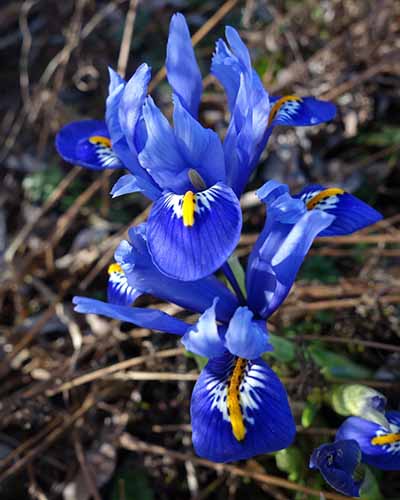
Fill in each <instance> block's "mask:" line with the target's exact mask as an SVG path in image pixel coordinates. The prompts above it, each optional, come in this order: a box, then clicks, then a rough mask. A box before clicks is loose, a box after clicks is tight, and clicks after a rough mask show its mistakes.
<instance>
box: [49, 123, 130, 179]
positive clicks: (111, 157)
mask: <svg viewBox="0 0 400 500" xmlns="http://www.w3.org/2000/svg"><path fill="white" fill-rule="evenodd" d="M56 148H57V151H58V153H59V154H60V156H61V157H62V158H63V159H64V160H65V161H68V162H69V163H73V164H75V165H81V166H82V167H87V168H90V169H93V170H105V169H107V168H111V169H115V168H123V167H124V165H123V164H122V162H121V160H120V159H119V158H118V156H117V155H116V153H115V152H114V150H113V148H112V145H111V139H110V134H109V133H108V129H107V126H106V124H105V122H103V121H98V120H82V121H78V122H72V123H69V124H68V125H66V126H65V127H63V128H62V129H61V130H60V131H59V132H58V134H57V136H56Z"/></svg>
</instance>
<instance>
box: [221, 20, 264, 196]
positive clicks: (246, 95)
mask: <svg viewBox="0 0 400 500" xmlns="http://www.w3.org/2000/svg"><path fill="white" fill-rule="evenodd" d="M226 34H227V38H228V41H229V43H230V45H231V49H232V50H230V49H229V48H228V47H227V46H226V44H225V43H224V42H223V41H221V40H220V41H219V42H217V48H216V53H215V55H214V58H213V62H212V72H213V73H214V74H215V75H216V76H217V78H218V79H219V80H220V81H221V83H222V84H223V86H224V88H225V91H226V93H227V96H228V103H229V108H230V110H231V113H232V116H231V121H230V123H229V127H228V130H227V133H226V136H225V140H224V152H225V163H226V165H227V166H229V170H228V171H227V177H228V185H229V186H231V187H232V189H233V190H234V191H235V193H236V194H237V196H240V194H241V193H242V191H243V189H244V187H245V185H246V184H247V181H248V179H249V177H250V175H251V173H252V171H253V169H254V168H255V167H256V165H257V163H258V160H259V157H260V155H261V153H262V151H263V149H264V146H265V144H264V145H262V147H261V143H262V142H263V137H264V135H265V130H266V128H267V119H266V117H267V116H268V114H269V109H270V105H269V98H268V94H267V92H266V91H265V89H264V87H263V85H262V83H261V81H260V79H259V77H258V75H257V73H256V72H255V71H254V70H253V69H252V67H251V63H250V56H249V53H248V50H247V48H246V46H245V45H244V44H243V42H242V41H241V39H240V37H239V35H238V33H237V32H236V31H235V30H234V29H233V28H229V27H228V28H227V31H226Z"/></svg>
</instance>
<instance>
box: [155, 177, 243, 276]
mask: <svg viewBox="0 0 400 500" xmlns="http://www.w3.org/2000/svg"><path fill="white" fill-rule="evenodd" d="M241 226H242V213H241V210H240V204H239V200H238V199H237V197H236V195H235V194H234V193H233V191H232V190H231V189H230V188H228V187H227V186H225V185H224V184H222V183H218V184H215V185H214V186H212V187H211V188H209V189H207V190H206V191H202V192H199V193H195V194H194V193H193V192H192V191H188V192H186V193H185V195H176V194H173V193H165V194H164V195H163V196H162V197H161V198H159V199H158V200H157V201H156V202H155V203H154V205H153V208H152V210H151V212H150V216H149V219H148V223H147V243H148V247H149V251H150V254H151V256H152V259H153V262H154V264H155V265H156V266H157V267H158V269H160V271H162V272H163V273H165V274H167V275H168V276H170V277H172V278H175V279H180V280H183V281H193V280H198V279H200V278H203V277H205V276H208V275H210V274H212V273H213V272H214V271H216V270H217V269H218V268H219V267H221V265H222V264H223V263H224V262H225V261H226V260H227V258H228V257H229V256H230V255H231V253H232V252H233V250H234V249H235V246H236V244H237V243H238V240H239V237H240V231H241Z"/></svg>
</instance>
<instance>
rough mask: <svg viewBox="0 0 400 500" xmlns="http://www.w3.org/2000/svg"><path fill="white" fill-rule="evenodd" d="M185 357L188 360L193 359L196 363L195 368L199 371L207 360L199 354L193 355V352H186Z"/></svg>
mask: <svg viewBox="0 0 400 500" xmlns="http://www.w3.org/2000/svg"><path fill="white" fill-rule="evenodd" d="M185 356H187V357H188V358H193V359H194V360H195V361H196V364H197V368H198V369H199V370H200V371H201V370H202V369H203V368H204V367H205V366H206V364H207V362H208V358H205V357H204V356H200V355H199V354H194V353H193V352H189V351H186V352H185Z"/></svg>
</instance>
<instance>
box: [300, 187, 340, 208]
mask: <svg viewBox="0 0 400 500" xmlns="http://www.w3.org/2000/svg"><path fill="white" fill-rule="evenodd" d="M343 193H344V191H343V189H340V188H329V189H324V190H323V191H321V192H320V193H318V194H316V195H315V196H313V197H312V198H311V200H310V201H308V202H307V210H312V209H313V208H315V206H316V205H317V204H318V203H319V202H320V201H322V200H325V199H326V198H329V197H330V196H335V195H337V194H343Z"/></svg>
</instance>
